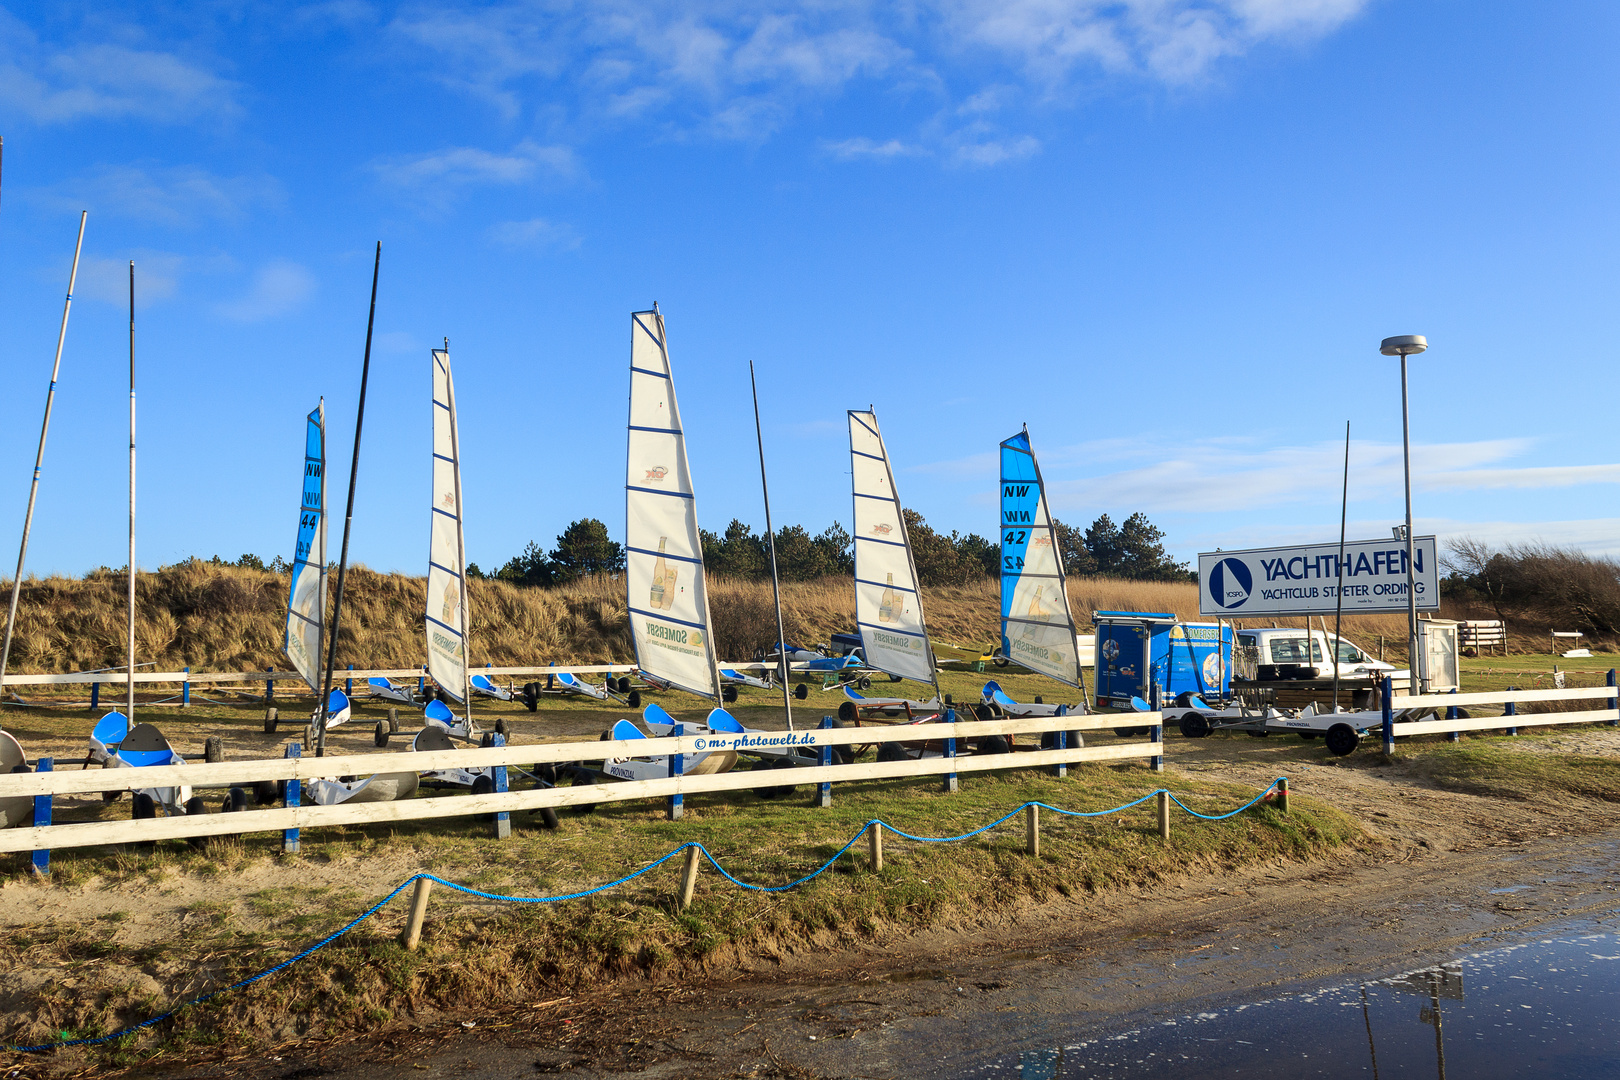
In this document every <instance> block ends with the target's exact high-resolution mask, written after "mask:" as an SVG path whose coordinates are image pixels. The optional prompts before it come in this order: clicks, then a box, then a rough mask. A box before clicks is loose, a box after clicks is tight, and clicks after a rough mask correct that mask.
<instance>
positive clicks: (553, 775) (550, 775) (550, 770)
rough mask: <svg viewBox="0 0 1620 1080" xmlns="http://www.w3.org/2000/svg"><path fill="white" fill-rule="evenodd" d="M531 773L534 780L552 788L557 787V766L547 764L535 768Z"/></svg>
mask: <svg viewBox="0 0 1620 1080" xmlns="http://www.w3.org/2000/svg"><path fill="white" fill-rule="evenodd" d="M533 772H534V776H535V779H537V780H539V781H540V782H541V783H542V784H550V785H551V786H552V787H556V786H557V766H555V765H552V764H550V763H549V762H548V763H547V764H545V765H537V766H535V768H534V769H533Z"/></svg>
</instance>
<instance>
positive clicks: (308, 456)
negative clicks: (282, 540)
mask: <svg viewBox="0 0 1620 1080" xmlns="http://www.w3.org/2000/svg"><path fill="white" fill-rule="evenodd" d="M325 628H326V403H325V402H324V401H323V402H322V403H321V404H319V405H317V406H315V411H314V412H312V413H310V414H309V417H308V423H307V424H306V425H305V428H304V491H303V496H302V501H301V503H300V505H299V507H298V547H297V548H296V549H295V550H294V552H293V568H292V586H291V588H289V589H288V590H287V639H286V643H285V645H284V649H285V651H286V653H287V659H289V660H291V661H292V663H293V667H294V668H296V669H297V670H298V674H300V675H302V676H303V678H304V681H305V682H306V683H308V684H309V688H310V689H311V690H313V691H314V692H315V696H316V697H317V698H319V697H320V693H321V661H322V659H323V658H324V654H323V651H322V636H323V632H324V630H325Z"/></svg>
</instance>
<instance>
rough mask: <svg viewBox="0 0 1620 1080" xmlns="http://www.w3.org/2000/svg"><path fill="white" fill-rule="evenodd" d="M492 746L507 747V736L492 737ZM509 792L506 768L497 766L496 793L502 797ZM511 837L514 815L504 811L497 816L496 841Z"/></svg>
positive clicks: (498, 733)
mask: <svg viewBox="0 0 1620 1080" xmlns="http://www.w3.org/2000/svg"><path fill="white" fill-rule="evenodd" d="M490 744H491V745H492V746H505V745H506V736H505V735H502V734H501V733H500V732H496V733H495V734H494V735H493V736H491V737H490ZM507 790H508V788H507V786H506V766H505V765H497V766H495V793H496V794H497V795H500V794H504V793H505V792H506V791H507ZM511 835H512V815H511V813H510V812H509V811H506V810H502V811H500V812H499V813H497V814H496V815H495V839H497V840H505V839H506V838H507V837H509V836H511Z"/></svg>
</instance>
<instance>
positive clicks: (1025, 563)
mask: <svg viewBox="0 0 1620 1080" xmlns="http://www.w3.org/2000/svg"><path fill="white" fill-rule="evenodd" d="M1001 654H1002V655H1003V656H1005V657H1007V658H1008V659H1010V660H1012V661H1014V662H1015V663H1019V664H1022V665H1024V666H1025V667H1027V668H1029V669H1030V670H1031V671H1038V672H1040V673H1041V674H1042V675H1049V676H1051V677H1052V678H1054V679H1057V680H1058V681H1059V682H1066V683H1068V684H1069V685H1070V686H1079V685H1080V656H1079V651H1078V649H1077V646H1076V642H1075V630H1074V615H1073V613H1072V612H1071V611H1070V610H1069V594H1068V590H1067V588H1065V586H1064V580H1063V557H1062V554H1061V553H1060V552H1059V551H1058V546H1057V534H1056V532H1055V531H1054V530H1053V528H1052V517H1051V514H1050V513H1048V511H1047V506H1046V489H1045V487H1044V485H1043V484H1042V483H1041V469H1040V466H1039V465H1038V464H1036V461H1035V452H1034V451H1033V450H1032V449H1030V445H1029V432H1027V431H1021V432H1019V433H1018V434H1017V435H1014V436H1013V437H1012V438H1010V439H1007V440H1006V441H1004V442H1003V443H1002V444H1001Z"/></svg>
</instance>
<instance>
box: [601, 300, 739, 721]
mask: <svg viewBox="0 0 1620 1080" xmlns="http://www.w3.org/2000/svg"><path fill="white" fill-rule="evenodd" d="M627 427H628V430H627V436H628V449H627V453H626V473H625V485H624V496H625V499H624V501H625V575H624V576H625V588H626V591H627V598H628V603H627V607H628V608H629V611H630V639H631V641H632V642H633V643H634V645H635V650H636V665H637V666H638V667H639V668H641V670H643V671H645V672H647V673H648V674H650V675H652V676H653V677H655V678H658V679H661V680H663V681H664V682H667V683H669V684H670V685H671V686H675V687H678V688H679V689H681V690H685V691H687V692H689V693H693V694H699V695H701V696H703V697H706V698H710V699H713V700H716V701H718V700H719V698H720V672H719V665H718V663H717V658H716V656H715V651H714V640H713V636H712V635H711V633H710V629H709V627H710V620H709V594H708V584H707V581H706V580H705V578H704V573H703V541H702V538H701V536H700V534H699V532H698V522H697V499H696V496H695V494H694V492H693V488H692V472H691V467H690V464H689V462H688V460H687V456H686V436H685V434H684V433H683V431H682V427H681V414H680V407H679V405H678V404H677V403H676V400H675V377H674V373H673V371H672V370H671V368H670V364H669V349H668V345H667V339H666V338H665V336H664V318H663V316H662V315H661V314H659V312H658V311H657V309H656V308H655V309H654V310H652V311H638V312H635V313H633V314H632V315H631V316H630V418H629V423H628V425H627Z"/></svg>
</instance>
